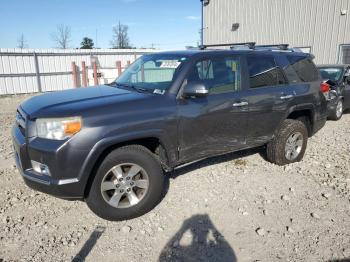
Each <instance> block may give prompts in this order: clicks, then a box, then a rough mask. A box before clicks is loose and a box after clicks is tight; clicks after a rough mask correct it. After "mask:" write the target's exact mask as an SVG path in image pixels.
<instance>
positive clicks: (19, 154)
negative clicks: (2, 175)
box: [12, 125, 86, 199]
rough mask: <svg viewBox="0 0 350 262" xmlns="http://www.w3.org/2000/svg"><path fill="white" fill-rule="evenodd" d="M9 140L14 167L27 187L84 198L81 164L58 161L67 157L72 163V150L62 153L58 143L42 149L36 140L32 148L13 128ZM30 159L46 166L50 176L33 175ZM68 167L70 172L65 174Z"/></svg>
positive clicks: (61, 195) (64, 196) (74, 157)
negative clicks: (13, 157) (65, 155)
mask: <svg viewBox="0 0 350 262" xmlns="http://www.w3.org/2000/svg"><path fill="white" fill-rule="evenodd" d="M12 141H13V148H14V156H15V161H16V166H17V168H18V170H19V172H20V174H21V175H22V177H23V179H24V182H25V183H26V184H27V185H28V186H29V187H30V188H32V189H35V190H38V191H40V192H43V193H46V194H50V195H53V196H56V197H59V198H63V199H83V198H84V190H85V184H86V181H85V179H81V177H80V176H79V171H78V170H79V169H78V167H79V165H80V164H81V161H78V162H76V161H75V162H69V161H63V159H62V157H63V155H64V154H68V155H69V158H70V159H72V161H74V159H77V158H76V156H74V154H73V155H72V151H69V152H64V151H66V150H65V149H63V148H62V146H59V145H58V144H57V145H56V146H53V145H52V144H51V145H49V146H48V147H47V148H45V149H44V148H43V147H42V146H43V145H41V146H38V141H35V142H33V144H34V145H32V144H31V142H29V141H28V140H27V139H26V138H25V136H24V135H23V134H22V132H21V130H20V129H19V128H18V127H17V126H16V125H15V126H14V127H13V129H12ZM41 144H42V143H41ZM62 151H63V152H62ZM79 153H80V155H79V157H81V155H85V154H83V153H82V152H81V151H79ZM69 158H68V159H69ZM31 160H34V161H37V162H40V163H43V164H47V165H48V167H49V169H50V175H42V174H40V173H38V172H36V171H35V170H34V169H33V168H32V164H31ZM77 164H78V165H77ZM70 167H71V168H70ZM80 167H81V165H80ZM69 168H70V172H67V170H69Z"/></svg>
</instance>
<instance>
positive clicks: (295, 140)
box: [266, 119, 308, 165]
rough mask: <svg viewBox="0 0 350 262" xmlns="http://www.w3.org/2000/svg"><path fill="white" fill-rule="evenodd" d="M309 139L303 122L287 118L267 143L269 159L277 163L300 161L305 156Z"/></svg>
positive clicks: (284, 163)
mask: <svg viewBox="0 0 350 262" xmlns="http://www.w3.org/2000/svg"><path fill="white" fill-rule="evenodd" d="M307 139H308V131H307V128H306V126H305V124H304V123H303V122H301V121H299V120H293V119H286V120H285V121H284V122H283V123H282V125H281V128H280V129H279V132H278V133H277V135H276V136H275V137H274V138H273V140H272V141H270V142H269V143H268V144H267V150H266V151H267V159H268V160H269V161H270V162H272V163H275V164H277V165H286V164H290V163H294V162H299V161H301V159H302V158H303V156H304V153H305V150H306V145H307Z"/></svg>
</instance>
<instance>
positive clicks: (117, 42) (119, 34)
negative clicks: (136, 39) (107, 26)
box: [111, 22, 130, 49]
mask: <svg viewBox="0 0 350 262" xmlns="http://www.w3.org/2000/svg"><path fill="white" fill-rule="evenodd" d="M112 30H113V39H112V41H111V46H112V48H120V49H123V48H130V40H129V35H128V30H129V27H128V26H127V25H123V24H121V23H120V22H119V23H118V25H116V26H114V27H113V29H112Z"/></svg>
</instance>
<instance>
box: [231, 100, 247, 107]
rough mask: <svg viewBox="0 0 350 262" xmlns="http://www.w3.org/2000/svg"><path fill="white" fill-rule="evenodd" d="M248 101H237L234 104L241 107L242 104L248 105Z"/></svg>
mask: <svg viewBox="0 0 350 262" xmlns="http://www.w3.org/2000/svg"><path fill="white" fill-rule="evenodd" d="M247 105H248V102H246V101H243V102H237V103H233V104H232V106H234V107H240V106H247Z"/></svg>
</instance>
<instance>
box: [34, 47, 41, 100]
mask: <svg viewBox="0 0 350 262" xmlns="http://www.w3.org/2000/svg"><path fill="white" fill-rule="evenodd" d="M33 57H34V66H35V74H36V82H37V85H38V92H39V93H41V92H42V89H41V79H40V72H39V63H38V56H37V54H36V53H35V52H33Z"/></svg>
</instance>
